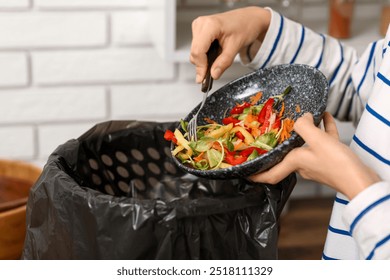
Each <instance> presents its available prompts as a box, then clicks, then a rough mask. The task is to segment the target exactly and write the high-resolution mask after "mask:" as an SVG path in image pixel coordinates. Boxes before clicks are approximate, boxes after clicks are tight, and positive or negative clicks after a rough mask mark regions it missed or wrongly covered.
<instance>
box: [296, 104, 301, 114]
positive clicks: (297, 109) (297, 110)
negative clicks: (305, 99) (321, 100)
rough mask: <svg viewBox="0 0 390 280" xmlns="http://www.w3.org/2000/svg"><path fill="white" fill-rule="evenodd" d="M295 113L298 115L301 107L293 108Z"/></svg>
mask: <svg viewBox="0 0 390 280" xmlns="http://www.w3.org/2000/svg"><path fill="white" fill-rule="evenodd" d="M295 112H297V113H300V112H301V107H300V106H299V105H297V106H296V107H295Z"/></svg>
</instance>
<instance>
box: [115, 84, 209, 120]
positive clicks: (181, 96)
mask: <svg viewBox="0 0 390 280" xmlns="http://www.w3.org/2000/svg"><path fill="white" fill-rule="evenodd" d="M201 99H202V93H201V91H200V87H199V86H198V85H197V84H195V83H194V84H149V85H147V84H145V85H132V86H115V87H112V88H111V113H112V116H111V117H112V118H114V119H116V118H120V119H135V120H158V121H177V120H179V119H180V118H183V117H185V116H186V115H187V114H188V113H189V112H190V111H191V110H192V109H193V108H194V107H195V106H196V105H197V104H198V103H199V102H200V101H201Z"/></svg>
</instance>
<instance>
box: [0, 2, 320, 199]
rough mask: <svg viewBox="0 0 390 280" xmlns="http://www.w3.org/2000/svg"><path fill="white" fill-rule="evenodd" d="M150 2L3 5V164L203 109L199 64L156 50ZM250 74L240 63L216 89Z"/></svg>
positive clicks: (42, 157) (37, 158)
mask: <svg viewBox="0 0 390 280" xmlns="http://www.w3.org/2000/svg"><path fill="white" fill-rule="evenodd" d="M149 1H151V0H0V158H13V159H22V160H26V161H31V162H34V163H36V164H38V165H41V166H43V164H44V163H45V162H46V161H47V157H48V156H49V155H50V154H51V153H52V152H53V151H54V150H55V149H56V148H57V147H58V146H59V145H61V144H63V143H65V142H66V141H67V140H69V139H72V138H77V137H78V136H80V135H81V134H83V133H84V132H85V131H87V130H88V129H89V128H91V127H92V126H93V125H95V124H96V123H99V122H103V121H108V120H112V119H127V120H130V119H136V120H159V121H176V120H179V119H180V118H182V117H184V116H185V115H186V114H187V113H188V112H189V111H190V110H191V109H192V108H193V107H194V106H195V105H196V104H198V103H199V102H200V100H201V98H202V94H201V92H200V86H199V85H196V84H195V83H194V80H195V69H194V67H193V65H191V64H190V63H188V62H187V63H171V62H167V61H165V60H163V59H162V58H161V57H160V56H159V55H158V53H157V51H156V49H155V48H154V46H153V43H152V42H153V41H152V38H150V35H149V31H150V27H151V25H152V24H153V23H154V22H153V20H154V18H153V17H149V10H148V5H149ZM153 1H160V0H153ZM161 1H163V0H161ZM253 1H255V0H251V2H253ZM267 1H268V2H269V1H271V0H267ZM184 2H187V4H188V5H189V6H191V5H192V6H195V7H196V6H198V7H199V6H200V7H202V9H204V8H205V5H214V8H215V4H216V3H217V2H218V0H213V1H207V0H202V1H196V0H187V1H183V3H184ZM160 39H163V38H160ZM248 71H249V70H248V69H246V68H244V67H242V66H241V65H240V64H235V65H233V66H232V68H231V69H229V70H228V72H226V73H225V75H224V78H223V79H221V80H219V81H215V82H214V89H217V88H219V87H220V86H222V85H224V84H225V83H227V82H229V81H231V80H233V79H236V78H237V77H239V76H241V75H243V74H245V73H247V72H248ZM301 186H303V187H301V190H302V191H301V193H302V195H309V196H310V195H318V193H319V192H320V190H319V187H316V188H314V189H310V187H311V186H308V185H307V184H306V185H305V184H301ZM297 191H298V194H299V189H298V190H297Z"/></svg>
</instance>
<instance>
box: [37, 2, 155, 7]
mask: <svg viewBox="0 0 390 280" xmlns="http://www.w3.org/2000/svg"><path fill="white" fill-rule="evenodd" d="M147 3H148V0H99V1H97V0H35V1H34V4H35V6H36V7H39V8H61V9H62V8H126V7H127V8H134V7H146V6H147Z"/></svg>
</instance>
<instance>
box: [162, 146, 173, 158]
mask: <svg viewBox="0 0 390 280" xmlns="http://www.w3.org/2000/svg"><path fill="white" fill-rule="evenodd" d="M164 153H165V154H166V155H167V157H171V156H172V153H171V149H169V148H168V147H164Z"/></svg>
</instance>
